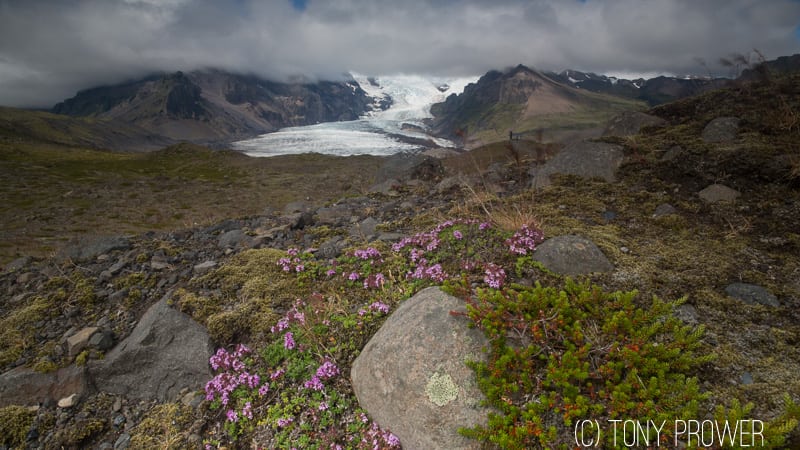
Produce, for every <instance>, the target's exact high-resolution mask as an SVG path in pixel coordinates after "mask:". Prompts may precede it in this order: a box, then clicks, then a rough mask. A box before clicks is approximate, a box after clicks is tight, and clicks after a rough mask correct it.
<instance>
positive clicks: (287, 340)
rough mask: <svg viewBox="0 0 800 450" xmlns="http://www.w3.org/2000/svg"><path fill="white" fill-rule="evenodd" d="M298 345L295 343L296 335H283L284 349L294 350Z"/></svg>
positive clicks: (288, 333) (288, 332) (287, 333)
mask: <svg viewBox="0 0 800 450" xmlns="http://www.w3.org/2000/svg"><path fill="white" fill-rule="evenodd" d="M296 345H297V344H296V343H295V342H294V334H292V332H291V331H287V332H286V334H284V335H283V347H284V348H285V349H286V350H294V348H295V346H296Z"/></svg>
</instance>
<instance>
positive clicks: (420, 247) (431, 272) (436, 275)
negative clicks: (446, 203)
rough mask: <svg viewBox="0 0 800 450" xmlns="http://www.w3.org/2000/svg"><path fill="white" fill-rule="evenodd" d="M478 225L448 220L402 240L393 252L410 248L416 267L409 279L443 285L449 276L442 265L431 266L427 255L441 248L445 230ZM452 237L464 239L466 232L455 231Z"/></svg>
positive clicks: (471, 222) (411, 257) (409, 253)
mask: <svg viewBox="0 0 800 450" xmlns="http://www.w3.org/2000/svg"><path fill="white" fill-rule="evenodd" d="M476 223H478V222H477V221H475V220H461V219H458V220H446V221H444V222H442V223H440V224H439V225H437V226H436V227H434V228H433V229H432V230H430V231H427V232H424V233H417V234H415V235H414V236H411V237H405V238H403V239H401V240H400V241H398V242H396V243H395V244H393V245H392V250H393V251H395V252H401V251H403V250H404V249H406V248H408V250H407V251H408V258H409V260H410V261H411V263H412V265H413V266H414V267H413V270H411V271H409V273H408V274H407V276H408V277H409V278H413V279H417V280H423V279H430V280H433V281H436V282H437V283H441V282H443V281H444V280H446V279H447V278H448V276H449V275H448V274H447V272H445V271H444V269H443V268H442V266H441V264H431V263H430V262H429V261H428V259H427V258H425V254H426V253H428V252H432V251H435V250H437V249H438V248H439V246H440V245H441V244H442V239H441V237H440V236H441V233H442V232H443V231H444V230H446V229H448V228H450V227H453V226H454V225H457V224H463V225H474V224H476ZM479 227H480V228H481V229H485V228H487V227H488V224H480V225H479ZM452 235H453V238H454V239H455V240H462V239H464V232H463V231H461V230H453V231H452Z"/></svg>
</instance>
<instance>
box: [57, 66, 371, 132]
mask: <svg viewBox="0 0 800 450" xmlns="http://www.w3.org/2000/svg"><path fill="white" fill-rule="evenodd" d="M372 102H373V99H372V98H370V97H369V96H367V94H366V93H365V92H364V90H363V89H361V88H360V86H359V85H358V84H357V83H356V82H355V81H354V80H352V79H351V80H347V81H343V82H335V81H320V82H317V83H311V82H309V81H307V80H300V81H298V82H291V83H280V82H274V81H268V80H264V79H261V78H258V77H256V76H254V75H241V74H233V73H229V72H224V71H222V70H216V69H208V70H202V71H192V72H188V73H183V72H180V71H179V72H175V73H171V74H159V75H151V76H147V77H144V78H141V79H138V80H133V81H128V82H124V83H120V84H117V85H112V86H101V87H97V88H90V89H87V90H83V91H80V92H78V93H77V94H76V95H75V96H74V97H72V98H69V99H66V100H64V101H63V102H60V103H58V104H56V105H55V106H54V107H53V108H52V110H51V111H52V112H53V113H56V114H64V115H69V116H73V117H93V118H100V119H113V120H118V121H121V122H124V123H127V124H133V125H136V126H138V127H141V128H142V129H145V130H147V131H149V132H151V133H153V134H156V135H159V136H164V137H166V138H168V139H171V140H186V141H191V142H195V143H201V144H220V143H226V142H230V141H232V140H236V139H238V138H244V137H251V136H255V135H258V134H262V133H268V132H271V131H276V130H278V129H280V128H283V127H287V126H299V125H310V124H314V123H318V122H327V121H339V120H354V119H356V118H358V117H359V116H360V115H362V114H363V113H364V112H366V111H368V110H370V108H371V104H372Z"/></svg>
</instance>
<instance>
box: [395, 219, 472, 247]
mask: <svg viewBox="0 0 800 450" xmlns="http://www.w3.org/2000/svg"><path fill="white" fill-rule="evenodd" d="M457 223H463V224H473V223H475V221H474V220H445V221H444V222H442V223H440V224H439V225H436V227H434V228H433V229H432V230H430V231H426V232H424V233H417V234H415V235H414V236H411V237H404V238H403V239H401V240H400V241H398V242H396V243H394V244H393V245H392V250H394V251H395V252H399V251H400V250H402V249H404V248H405V247H408V246H409V245H413V246H414V247H418V248H424V249H426V250H427V251H432V250H436V249H437V248H438V247H439V244H441V242H442V241H441V239H440V238H439V233H441V232H442V231H444V230H445V229H447V228H449V227H452V226H453V225H455V224H457ZM462 237H463V236H462Z"/></svg>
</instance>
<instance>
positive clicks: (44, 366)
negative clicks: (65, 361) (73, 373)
mask: <svg viewBox="0 0 800 450" xmlns="http://www.w3.org/2000/svg"><path fill="white" fill-rule="evenodd" d="M33 370H35V371H36V372H39V373H50V372H55V371H56V370H58V365H57V364H56V363H54V362H53V361H51V360H50V359H48V358H41V359H39V361H37V362H36V364H34V365H33Z"/></svg>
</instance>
